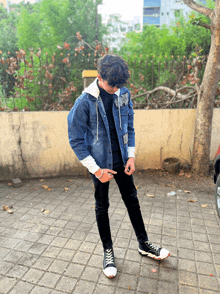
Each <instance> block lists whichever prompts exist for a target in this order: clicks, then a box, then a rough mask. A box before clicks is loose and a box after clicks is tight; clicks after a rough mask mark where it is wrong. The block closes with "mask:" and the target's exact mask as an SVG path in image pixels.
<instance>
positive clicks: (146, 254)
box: [138, 248, 170, 260]
mask: <svg viewBox="0 0 220 294" xmlns="http://www.w3.org/2000/svg"><path fill="white" fill-rule="evenodd" d="M138 251H139V253H140V254H141V255H143V256H147V257H150V258H153V259H156V260H164V259H166V258H168V257H169V256H170V252H168V254H167V255H166V256H164V257H160V256H156V255H153V254H152V253H149V252H146V251H144V250H141V249H140V248H138Z"/></svg>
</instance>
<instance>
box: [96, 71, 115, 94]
mask: <svg viewBox="0 0 220 294" xmlns="http://www.w3.org/2000/svg"><path fill="white" fill-rule="evenodd" d="M98 79H99V87H100V88H102V89H104V90H105V91H106V92H107V93H109V94H115V92H117V91H118V88H117V87H112V86H109V85H108V82H107V81H104V80H103V79H102V78H101V76H100V75H98Z"/></svg>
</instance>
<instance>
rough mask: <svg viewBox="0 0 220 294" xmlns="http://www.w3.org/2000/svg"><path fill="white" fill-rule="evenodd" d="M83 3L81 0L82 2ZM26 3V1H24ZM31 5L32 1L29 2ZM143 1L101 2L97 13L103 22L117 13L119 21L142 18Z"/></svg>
mask: <svg viewBox="0 0 220 294" xmlns="http://www.w3.org/2000/svg"><path fill="white" fill-rule="evenodd" d="M9 1H10V2H11V3H19V2H21V0H9ZM82 1H83V0H82ZM25 2H27V0H25ZM29 2H30V3H33V2H34V0H29ZM143 2H144V0H103V4H102V5H100V6H99V13H101V14H102V16H103V20H105V19H106V18H107V16H108V15H109V14H115V13H119V14H120V15H121V20H124V21H125V20H133V19H134V17H135V16H139V17H141V16H142V11H143Z"/></svg>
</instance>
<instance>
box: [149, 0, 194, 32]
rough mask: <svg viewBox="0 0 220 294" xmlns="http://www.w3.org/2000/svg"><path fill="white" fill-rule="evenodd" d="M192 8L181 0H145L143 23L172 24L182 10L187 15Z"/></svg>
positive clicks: (158, 25)
mask: <svg viewBox="0 0 220 294" xmlns="http://www.w3.org/2000/svg"><path fill="white" fill-rule="evenodd" d="M190 11H191V9H190V8H189V7H188V6H187V5H185V4H183V3H182V2H181V0H144V7H143V24H149V25H152V24H153V25H155V26H157V27H160V26H162V25H163V24H166V25H170V24H171V22H172V21H174V20H175V17H177V16H178V15H179V14H180V12H182V13H183V15H185V16H187V14H189V13H190Z"/></svg>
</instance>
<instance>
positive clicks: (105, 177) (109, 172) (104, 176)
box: [95, 168, 117, 183]
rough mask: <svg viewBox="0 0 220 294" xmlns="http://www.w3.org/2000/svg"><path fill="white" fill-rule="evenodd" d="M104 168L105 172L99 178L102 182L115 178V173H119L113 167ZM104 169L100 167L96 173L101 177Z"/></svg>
mask: <svg viewBox="0 0 220 294" xmlns="http://www.w3.org/2000/svg"><path fill="white" fill-rule="evenodd" d="M102 170H103V174H102V176H101V178H99V181H100V182H102V183H106V182H109V181H110V180H111V179H112V178H113V174H117V172H116V171H114V170H111V169H107V168H104V169H102ZM102 170H101V169H99V170H98V171H97V172H95V175H96V176H98V177H99V176H100V175H101V171H102Z"/></svg>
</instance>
